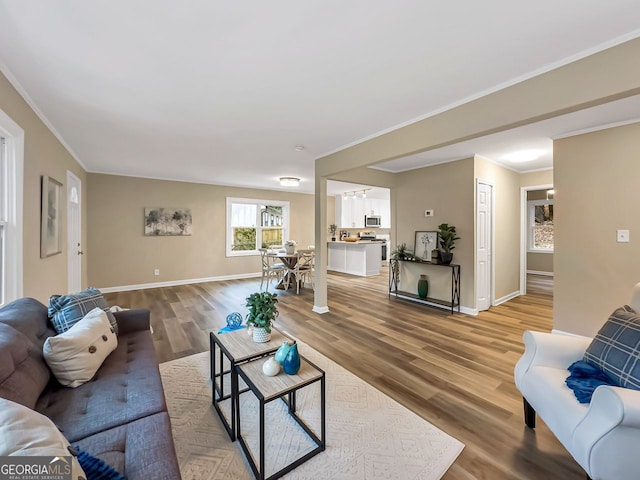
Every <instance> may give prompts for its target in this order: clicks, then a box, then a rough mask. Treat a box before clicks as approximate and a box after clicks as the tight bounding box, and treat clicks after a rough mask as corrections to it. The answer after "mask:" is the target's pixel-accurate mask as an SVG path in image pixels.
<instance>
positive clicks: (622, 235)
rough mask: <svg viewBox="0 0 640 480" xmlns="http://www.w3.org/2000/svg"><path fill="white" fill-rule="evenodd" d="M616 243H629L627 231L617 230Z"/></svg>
mask: <svg viewBox="0 0 640 480" xmlns="http://www.w3.org/2000/svg"><path fill="white" fill-rule="evenodd" d="M617 235H618V243H628V242H629V230H618V231H617Z"/></svg>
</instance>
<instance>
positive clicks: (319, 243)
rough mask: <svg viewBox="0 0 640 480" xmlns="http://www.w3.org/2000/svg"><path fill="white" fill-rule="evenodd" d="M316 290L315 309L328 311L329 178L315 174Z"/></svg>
mask: <svg viewBox="0 0 640 480" xmlns="http://www.w3.org/2000/svg"><path fill="white" fill-rule="evenodd" d="M315 182H316V184H315V193H316V194H315V202H316V205H315V207H316V208H315V245H316V251H315V257H316V258H315V269H316V273H315V290H314V292H313V311H314V312H316V313H327V312H328V311H329V305H328V302H327V228H326V225H327V179H326V177H322V176H320V175H318V173H317V172H316V176H315Z"/></svg>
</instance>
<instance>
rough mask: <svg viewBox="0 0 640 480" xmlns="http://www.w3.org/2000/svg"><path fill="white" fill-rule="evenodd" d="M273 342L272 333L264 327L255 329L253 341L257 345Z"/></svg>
mask: <svg viewBox="0 0 640 480" xmlns="http://www.w3.org/2000/svg"><path fill="white" fill-rule="evenodd" d="M269 340H271V333H270V332H269V333H267V331H266V330H265V329H264V328H263V327H253V341H254V342H256V343H265V342H268V341H269Z"/></svg>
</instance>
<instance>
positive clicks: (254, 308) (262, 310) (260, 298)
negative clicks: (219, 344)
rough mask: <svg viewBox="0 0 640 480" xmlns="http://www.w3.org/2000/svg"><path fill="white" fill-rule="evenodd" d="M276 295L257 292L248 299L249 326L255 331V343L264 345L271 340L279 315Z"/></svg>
mask: <svg viewBox="0 0 640 480" xmlns="http://www.w3.org/2000/svg"><path fill="white" fill-rule="evenodd" d="M277 297H278V296H277V295H276V294H275V293H269V292H255V293H252V294H251V295H249V296H248V297H247V304H246V306H247V307H249V313H248V314H247V326H249V327H251V328H252V329H253V341H254V342H257V343H264V342H268V341H269V340H271V324H272V323H273V322H275V321H276V317H277V316H278V315H279V312H278V308H277V307H276V304H277V303H278V298H277Z"/></svg>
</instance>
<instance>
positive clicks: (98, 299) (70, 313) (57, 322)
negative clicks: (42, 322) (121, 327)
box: [49, 287, 118, 333]
mask: <svg viewBox="0 0 640 480" xmlns="http://www.w3.org/2000/svg"><path fill="white" fill-rule="evenodd" d="M96 307H98V308H101V309H102V310H104V311H105V312H106V313H107V318H108V319H109V323H110V324H111V326H112V327H113V329H114V330H115V332H116V333H118V323H117V322H116V317H114V316H113V313H111V312H110V311H109V305H108V304H107V301H106V300H105V299H104V297H103V296H102V293H101V292H100V290H98V289H97V288H91V287H89V288H87V289H86V290H83V291H81V292H78V293H72V294H69V295H53V296H52V297H51V298H50V299H49V318H50V319H51V323H52V324H53V328H55V330H56V332H58V333H64V332H66V331H67V330H69V329H70V328H71V327H72V326H73V325H75V324H76V323H77V322H78V321H79V320H81V319H82V318H83V317H84V316H85V315H86V314H87V313H89V312H90V311H91V310H93V309H94V308H96Z"/></svg>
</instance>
